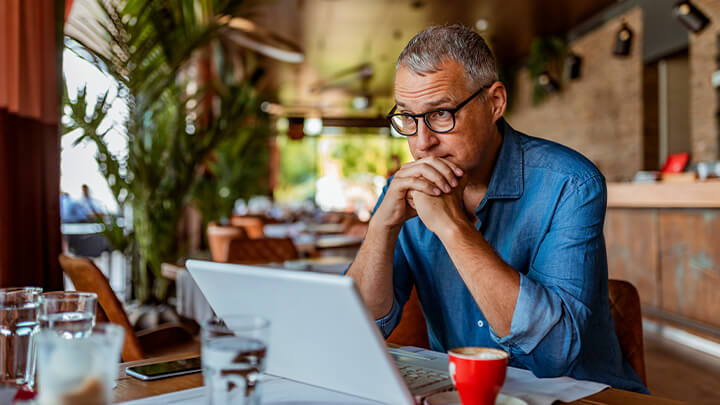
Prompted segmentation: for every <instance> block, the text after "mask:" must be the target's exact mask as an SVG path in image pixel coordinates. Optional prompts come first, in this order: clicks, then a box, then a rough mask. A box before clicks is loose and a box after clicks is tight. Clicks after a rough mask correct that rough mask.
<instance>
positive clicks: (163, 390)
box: [113, 353, 684, 405]
mask: <svg viewBox="0 0 720 405" xmlns="http://www.w3.org/2000/svg"><path fill="white" fill-rule="evenodd" d="M197 355H198V353H191V354H184V355H173V356H165V357H157V358H154V359H149V360H139V361H133V362H129V363H122V364H120V371H119V373H118V386H117V388H115V398H114V399H113V403H118V402H123V401H130V400H133V399H140V398H145V397H149V396H153V395H160V394H167V393H170V392H175V391H181V390H186V389H190V388H195V387H199V386H201V385H202V383H203V381H202V373H196V374H190V375H184V376H180V377H171V378H166V379H162V380H157V381H141V380H138V379H135V378H133V377H130V376H128V375H126V374H125V367H127V366H135V365H140V364H147V363H155V362H158V361H167V360H176V359H184V358H188V357H194V356H197ZM683 403H684V402H678V401H673V400H670V399H665V398H659V397H654V396H648V395H642V394H636V393H634V392H630V391H623V390H618V389H614V388H608V389H606V390H604V391H601V392H598V393H597V394H594V395H591V396H589V397H586V398H583V399H580V400H578V401H575V402H572V404H579V405H603V404H605V405H650V404H653V405H680V404H683Z"/></svg>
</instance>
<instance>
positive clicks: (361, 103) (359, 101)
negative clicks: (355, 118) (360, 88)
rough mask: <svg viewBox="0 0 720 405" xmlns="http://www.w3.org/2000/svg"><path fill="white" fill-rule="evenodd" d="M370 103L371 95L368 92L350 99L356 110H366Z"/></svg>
mask: <svg viewBox="0 0 720 405" xmlns="http://www.w3.org/2000/svg"><path fill="white" fill-rule="evenodd" d="M370 104H372V97H371V95H370V94H362V95H359V96H355V97H353V99H352V106H353V108H354V109H356V110H366V109H367V108H368V107H370Z"/></svg>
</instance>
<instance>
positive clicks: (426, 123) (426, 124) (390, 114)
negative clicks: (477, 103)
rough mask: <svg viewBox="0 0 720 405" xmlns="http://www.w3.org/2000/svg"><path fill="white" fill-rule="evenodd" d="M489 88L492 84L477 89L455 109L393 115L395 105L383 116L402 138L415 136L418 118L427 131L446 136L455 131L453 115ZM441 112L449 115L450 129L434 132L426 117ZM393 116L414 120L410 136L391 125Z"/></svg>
mask: <svg viewBox="0 0 720 405" xmlns="http://www.w3.org/2000/svg"><path fill="white" fill-rule="evenodd" d="M490 87H492V84H488V85H485V86H482V87H480V89H478V91H476V92H475V93H473V94H472V95H471V96H470V97H468V98H466V99H465V100H464V101H462V102H461V103H460V104H458V105H457V107H455V108H437V109H435V110H430V111H426V112H424V113H420V114H411V113H397V114H395V110H396V109H397V104H396V105H395V106H393V108H392V110H390V112H389V113H388V115H386V116H385V118H386V119H387V120H388V121H390V125H391V126H392V127H393V129H395V131H396V132H397V133H398V134H400V135H402V136H413V135H415V134H417V131H418V127H419V126H418V125H419V123H418V118H420V117H422V119H423V121H424V122H425V126H427V127H428V129H429V130H431V131H433V132H435V133H436V134H446V133H448V132H450V131H452V130H453V129H455V122H456V121H455V114H456V113H457V112H458V111H459V110H460V109H461V108H463V107H465V105H466V104H468V103H469V102H470V101H472V100H473V99H474V98H475V97H477V96H479V95H480V93H482V91H483V90H485V89H489V88H490ZM441 111H446V112H449V113H450V115H451V116H452V127H450V129H448V130H447V131H437V130H434V129H433V128H432V127H431V126H430V124H429V123H428V120H427V115H428V114H432V113H436V112H441ZM395 116H403V117H411V118H412V119H414V120H415V132H413V133H412V134H403V133H402V132H400V130H398V129H397V128H396V127H395V125H394V124H393V120H392V118H393V117H395Z"/></svg>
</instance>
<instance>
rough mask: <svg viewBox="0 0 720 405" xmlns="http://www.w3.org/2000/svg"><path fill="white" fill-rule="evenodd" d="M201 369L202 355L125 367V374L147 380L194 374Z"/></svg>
mask: <svg viewBox="0 0 720 405" xmlns="http://www.w3.org/2000/svg"><path fill="white" fill-rule="evenodd" d="M199 371H202V364H201V363H200V357H192V358H189V359H183V360H173V361H166V362H162V363H153V364H144V365H142V366H132V367H126V368H125V374H127V375H129V376H132V377H135V378H139V379H141V380H145V381H150V380H158V379H160V378H167V377H175V376H178V375H184V374H192V373H197V372H199Z"/></svg>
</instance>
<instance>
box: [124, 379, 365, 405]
mask: <svg viewBox="0 0 720 405" xmlns="http://www.w3.org/2000/svg"><path fill="white" fill-rule="evenodd" d="M203 403H205V387H198V388H192V389H189V390H184V391H177V392H172V393H169V394H164V395H157V396H154V397H148V398H143V399H138V400H134V401H128V402H122V403H121V404H119V405H157V404H172V405H191V404H192V405H196V404H203ZM262 403H263V405H330V404H337V405H377V404H378V402H374V401H370V400H367V399H363V398H358V397H354V396H351V395H347V394H343V393H340V392H336V391H330V390H327V389H324V388H320V387H315V386H312V385H307V384H303V383H299V382H296V381H292V380H288V379H286V378H282V377H276V376H271V375H267V376H265V380H263V387H262Z"/></svg>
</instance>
